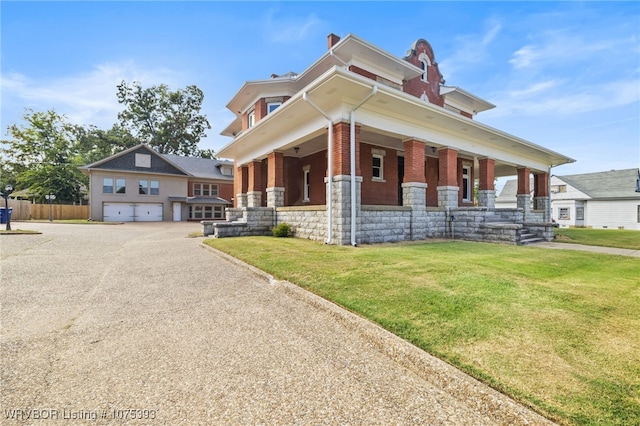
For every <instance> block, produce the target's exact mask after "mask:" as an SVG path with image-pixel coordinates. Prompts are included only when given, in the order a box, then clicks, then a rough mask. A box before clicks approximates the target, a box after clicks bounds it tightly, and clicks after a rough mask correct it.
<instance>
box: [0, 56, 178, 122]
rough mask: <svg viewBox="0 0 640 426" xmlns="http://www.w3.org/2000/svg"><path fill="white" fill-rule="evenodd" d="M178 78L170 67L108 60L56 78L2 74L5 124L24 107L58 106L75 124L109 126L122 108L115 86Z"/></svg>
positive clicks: (49, 107) (58, 109) (45, 108)
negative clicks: (143, 66) (85, 69)
mask: <svg viewBox="0 0 640 426" xmlns="http://www.w3.org/2000/svg"><path fill="white" fill-rule="evenodd" d="M177 78H178V75H177V73H176V72H174V71H171V70H169V69H155V70H151V69H149V70H147V69H143V68H141V67H139V66H138V65H137V64H135V63H134V62H132V61H128V62H123V63H107V64H101V65H98V66H96V67H95V68H94V69H92V70H90V71H87V72H82V73H80V74H77V75H71V76H66V77H60V78H53V79H42V80H38V79H35V78H32V77H29V76H26V75H22V74H18V73H13V74H9V75H3V76H1V77H0V88H1V89H2V97H3V102H2V119H3V126H4V125H6V124H8V123H4V121H5V120H7V118H12V119H14V120H15V116H21V115H22V112H23V109H24V108H25V107H29V108H32V109H34V110H37V111H45V110H50V109H55V110H56V112H58V113H60V114H64V115H66V116H67V118H68V119H69V120H70V121H71V122H73V123H76V124H93V125H96V126H98V127H100V128H110V127H111V126H112V125H113V124H114V123H115V122H116V121H117V114H118V112H119V111H121V110H122V106H121V105H119V104H118V100H117V97H116V91H117V89H116V85H118V84H119V83H120V82H121V81H122V80H125V81H127V82H128V83H130V82H132V81H140V82H141V83H142V84H143V86H144V87H147V86H152V85H158V84H162V83H164V84H167V85H169V86H173V85H172V82H175V81H176V79H177Z"/></svg>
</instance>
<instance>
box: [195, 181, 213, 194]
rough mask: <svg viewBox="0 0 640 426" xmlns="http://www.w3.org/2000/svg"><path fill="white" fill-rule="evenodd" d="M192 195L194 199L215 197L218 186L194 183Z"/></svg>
mask: <svg viewBox="0 0 640 426" xmlns="http://www.w3.org/2000/svg"><path fill="white" fill-rule="evenodd" d="M193 195H194V197H199V196H203V197H217V196H218V185H216V184H213V183H212V184H209V183H194V184H193Z"/></svg>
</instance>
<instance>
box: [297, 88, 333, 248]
mask: <svg viewBox="0 0 640 426" xmlns="http://www.w3.org/2000/svg"><path fill="white" fill-rule="evenodd" d="M302 99H303V100H304V101H305V102H307V103H308V104H309V105H311V106H312V107H313V108H315V110H316V111H318V112H319V113H320V114H322V116H324V117H325V118H326V119H327V132H328V133H327V180H328V184H329V191H328V194H327V239H326V240H325V244H331V241H332V238H331V237H332V234H333V182H332V181H333V150H332V149H331V148H332V146H333V121H332V120H331V117H329V115H327V114H326V113H325V112H324V111H323V110H321V109H320V107H318V106H317V105H316V104H314V103H313V102H311V99H309V96H308V95H307V92H304V93H303V94H302Z"/></svg>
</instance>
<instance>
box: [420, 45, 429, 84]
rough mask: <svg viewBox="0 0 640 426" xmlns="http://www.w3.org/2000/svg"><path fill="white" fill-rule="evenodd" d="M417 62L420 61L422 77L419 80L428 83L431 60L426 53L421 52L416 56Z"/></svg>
mask: <svg viewBox="0 0 640 426" xmlns="http://www.w3.org/2000/svg"><path fill="white" fill-rule="evenodd" d="M418 60H419V61H420V68H422V77H421V78H420V79H421V80H422V81H424V82H425V83H428V82H429V65H431V60H430V59H429V57H428V56H427V54H426V53H424V52H422V53H421V54H420V56H418Z"/></svg>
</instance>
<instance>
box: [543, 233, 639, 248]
mask: <svg viewBox="0 0 640 426" xmlns="http://www.w3.org/2000/svg"><path fill="white" fill-rule="evenodd" d="M555 235H556V237H555V239H554V241H555V242H558V243H573V244H584V245H588V246H602V247H616V248H624V249H630V250H640V231H631V230H628V229H589V228H556V230H555Z"/></svg>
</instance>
